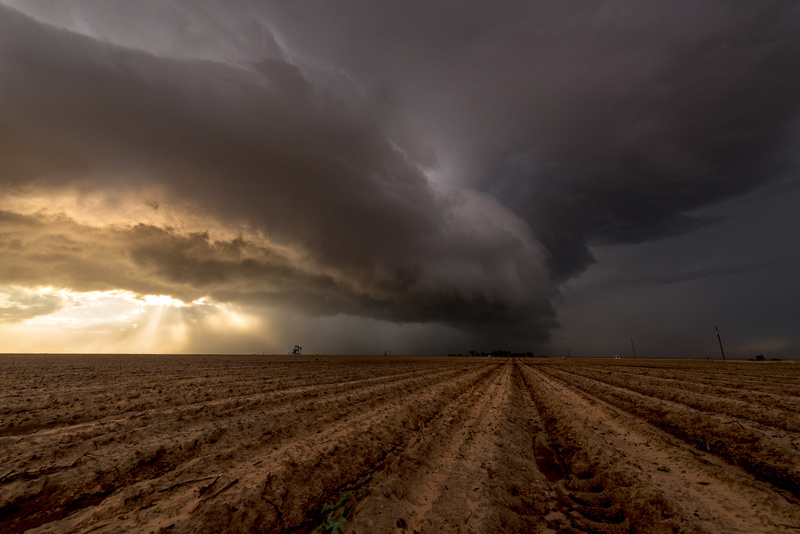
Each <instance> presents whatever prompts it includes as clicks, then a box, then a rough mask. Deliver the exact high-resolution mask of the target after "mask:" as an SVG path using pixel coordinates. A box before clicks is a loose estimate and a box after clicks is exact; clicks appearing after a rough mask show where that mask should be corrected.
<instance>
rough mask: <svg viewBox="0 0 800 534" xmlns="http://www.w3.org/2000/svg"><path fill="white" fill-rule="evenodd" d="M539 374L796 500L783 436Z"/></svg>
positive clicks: (595, 384) (799, 470)
mask: <svg viewBox="0 0 800 534" xmlns="http://www.w3.org/2000/svg"><path fill="white" fill-rule="evenodd" d="M540 370H541V371H543V372H546V373H547V374H549V375H552V376H554V377H556V378H559V379H561V380H563V381H564V382H566V383H568V384H569V385H570V386H573V387H576V388H578V389H581V390H583V391H586V392H588V393H590V394H592V395H594V396H596V397H598V398H600V399H602V400H604V401H606V402H608V403H610V404H612V405H614V406H617V407H618V408H621V409H622V410H624V411H626V412H628V413H631V414H633V415H636V416H637V417H641V418H642V419H644V420H646V421H648V422H650V423H652V424H653V425H655V426H657V427H659V428H660V429H662V430H665V431H666V432H668V433H670V434H672V435H674V436H676V437H678V438H680V439H682V440H684V441H686V442H687V443H689V444H691V445H693V446H695V447H697V448H699V449H700V450H703V451H706V452H712V453H713V454H715V455H717V456H720V457H721V458H724V459H725V460H726V461H728V462H730V463H732V464H734V465H738V466H741V467H743V468H745V469H746V470H747V471H749V472H751V473H753V474H754V475H756V476H757V477H758V478H759V479H761V480H763V481H765V482H769V483H771V484H774V485H776V486H778V487H779V488H782V489H784V490H788V491H789V492H791V493H792V494H793V495H794V498H797V497H798V495H800V455H798V449H797V448H796V444H795V443H796V442H795V441H794V440H792V439H789V438H788V437H786V436H780V435H778V434H775V435H776V436H777V437H775V438H773V437H772V436H771V435H767V434H765V433H763V432H761V431H759V430H758V429H756V428H753V427H748V426H747V425H746V424H743V423H741V422H738V424H729V420H730V417H729V416H726V417H724V418H722V417H719V416H717V415H715V414H710V413H706V412H701V411H698V410H696V409H694V408H690V407H687V406H685V405H682V404H677V403H673V402H670V401H667V400H663V399H653V398H651V397H648V396H646V395H642V394H640V393H637V392H635V391H631V390H627V389H624V388H621V387H617V386H612V385H609V384H606V383H604V382H600V381H597V380H592V379H589V378H584V377H580V376H577V375H575V374H570V373H566V372H564V371H561V370H558V369H554V368H552V367H543V368H540ZM789 437H790V436H789ZM781 438H783V439H781Z"/></svg>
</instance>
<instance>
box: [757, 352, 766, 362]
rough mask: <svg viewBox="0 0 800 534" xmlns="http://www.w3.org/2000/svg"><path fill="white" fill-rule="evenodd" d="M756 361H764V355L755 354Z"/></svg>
mask: <svg viewBox="0 0 800 534" xmlns="http://www.w3.org/2000/svg"><path fill="white" fill-rule="evenodd" d="M756 361H757V362H765V361H767V359H766V358H764V355H763V354H758V355H757V356H756Z"/></svg>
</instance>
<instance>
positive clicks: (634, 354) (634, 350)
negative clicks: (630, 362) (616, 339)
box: [631, 338, 636, 360]
mask: <svg viewBox="0 0 800 534" xmlns="http://www.w3.org/2000/svg"><path fill="white" fill-rule="evenodd" d="M631 349H632V350H633V359H634V360H635V359H636V347H634V346H633V338H631Z"/></svg>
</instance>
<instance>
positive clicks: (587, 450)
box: [521, 366, 703, 534]
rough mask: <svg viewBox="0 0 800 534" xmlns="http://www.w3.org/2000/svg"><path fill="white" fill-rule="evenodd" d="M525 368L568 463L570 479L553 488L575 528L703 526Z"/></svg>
mask: <svg viewBox="0 0 800 534" xmlns="http://www.w3.org/2000/svg"><path fill="white" fill-rule="evenodd" d="M521 369H522V374H523V376H524V378H525V382H526V385H527V388H528V391H529V393H530V395H531V397H532V398H533V400H534V402H535V404H536V408H537V410H538V411H539V413H540V415H541V419H542V423H543V424H544V428H545V430H546V433H547V441H548V443H549V444H551V445H552V447H553V450H554V451H555V453H556V456H557V458H558V461H559V463H560V465H561V466H563V468H564V474H565V478H564V479H563V480H562V481H559V482H556V483H555V484H554V490H555V491H556V495H557V500H558V501H560V503H561V512H562V513H563V514H564V516H565V519H566V520H567V521H569V522H570V523H571V525H572V527H577V530H579V531H589V532H600V533H607V534H621V533H623V532H635V533H653V532H702V531H703V530H702V529H701V528H700V527H699V526H695V525H692V524H691V523H687V522H686V521H685V519H684V518H683V517H682V516H681V515H680V513H679V512H678V510H677V509H676V508H675V507H673V506H672V505H671V504H670V503H669V502H668V501H667V500H666V498H665V495H664V494H663V492H662V491H660V490H659V488H658V487H656V486H654V485H653V484H651V482H650V479H649V478H648V477H647V474H645V473H643V472H641V471H640V470H638V469H636V468H634V467H633V466H632V465H631V464H630V463H629V462H628V461H627V460H626V459H625V458H624V457H623V456H622V455H621V454H619V453H618V452H616V451H615V450H613V449H612V448H610V447H609V446H608V444H607V443H606V442H605V440H604V439H603V438H601V437H600V436H598V435H597V434H596V432H594V431H593V429H592V428H591V426H590V424H589V423H588V422H587V421H586V420H585V419H584V418H583V417H582V415H581V413H580V408H581V407H580V406H579V405H577V404H575V403H574V402H573V401H572V400H571V399H568V398H566V399H565V398H563V397H562V395H561V394H560V392H559V391H558V390H556V389H554V388H553V387H552V385H551V384H550V383H549V382H548V381H547V380H546V378H545V377H544V376H543V375H542V374H541V373H540V372H539V371H535V370H533V369H531V368H530V367H528V366H523V367H521ZM564 530H566V528H565V529H564ZM567 531H569V530H567Z"/></svg>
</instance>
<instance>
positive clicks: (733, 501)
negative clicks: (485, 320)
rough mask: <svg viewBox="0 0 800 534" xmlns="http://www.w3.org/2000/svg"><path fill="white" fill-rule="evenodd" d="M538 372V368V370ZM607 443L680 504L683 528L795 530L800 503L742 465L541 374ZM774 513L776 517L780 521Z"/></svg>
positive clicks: (675, 505) (746, 531)
mask: <svg viewBox="0 0 800 534" xmlns="http://www.w3.org/2000/svg"><path fill="white" fill-rule="evenodd" d="M534 372H536V371H534ZM539 378H540V379H541V380H543V381H544V383H546V384H547V385H548V386H549V387H550V388H552V390H553V391H554V392H555V393H556V394H558V395H559V396H560V397H561V398H562V399H563V400H564V402H568V403H570V405H571V408H572V411H573V412H574V413H578V414H581V415H580V417H581V418H582V419H583V420H584V422H585V424H586V425H587V426H588V427H589V428H590V429H592V430H593V431H594V432H595V433H596V435H597V436H599V437H600V438H601V439H602V441H604V442H605V443H606V445H607V447H608V448H610V449H611V450H613V451H614V452H615V453H616V454H617V455H618V456H621V457H622V458H624V459H625V461H626V462H627V463H628V464H629V465H630V466H631V468H636V469H639V470H640V471H641V472H642V473H644V474H645V476H646V477H647V478H648V479H650V480H651V485H653V486H654V487H657V490H658V491H659V492H660V493H661V494H662V495H663V498H664V499H665V500H666V501H667V502H669V504H670V505H671V506H672V507H673V508H674V509H676V511H677V512H678V513H679V514H680V516H681V518H682V523H683V525H684V527H683V528H686V527H687V526H690V527H697V528H699V529H700V530H702V531H705V532H718V533H721V534H722V533H741V534H751V533H753V534H754V533H779V532H796V531H797V528H798V526H800V509H798V507H797V506H794V505H792V504H790V503H788V502H786V500H785V499H783V498H782V497H781V496H779V495H777V494H775V493H774V492H772V491H770V490H768V489H765V488H763V487H762V486H760V485H759V484H757V483H755V481H754V479H753V477H752V476H750V475H749V474H747V473H746V472H744V471H742V470H741V469H738V468H732V467H730V466H725V468H720V467H719V466H718V465H710V464H709V462H708V461H707V460H704V461H701V460H700V459H698V458H702V457H703V456H705V455H703V454H702V453H701V452H700V451H697V450H692V449H691V448H689V447H686V446H681V445H678V444H676V442H675V440H674V438H671V436H669V435H667V434H665V433H664V432H662V431H660V430H658V429H656V428H655V427H652V426H651V425H649V424H647V423H645V422H643V421H641V420H639V419H638V418H637V417H635V416H632V415H631V414H629V413H626V412H622V411H620V410H619V409H617V408H615V407H613V406H611V405H609V404H607V403H605V402H603V401H602V400H600V399H597V398H595V397H594V396H592V395H590V394H588V393H586V392H584V391H579V390H576V389H573V388H572V387H570V386H569V385H568V384H566V383H564V382H562V381H560V380H557V379H555V378H553V377H550V376H545V375H542V374H539ZM776 518H778V520H777V522H776Z"/></svg>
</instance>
